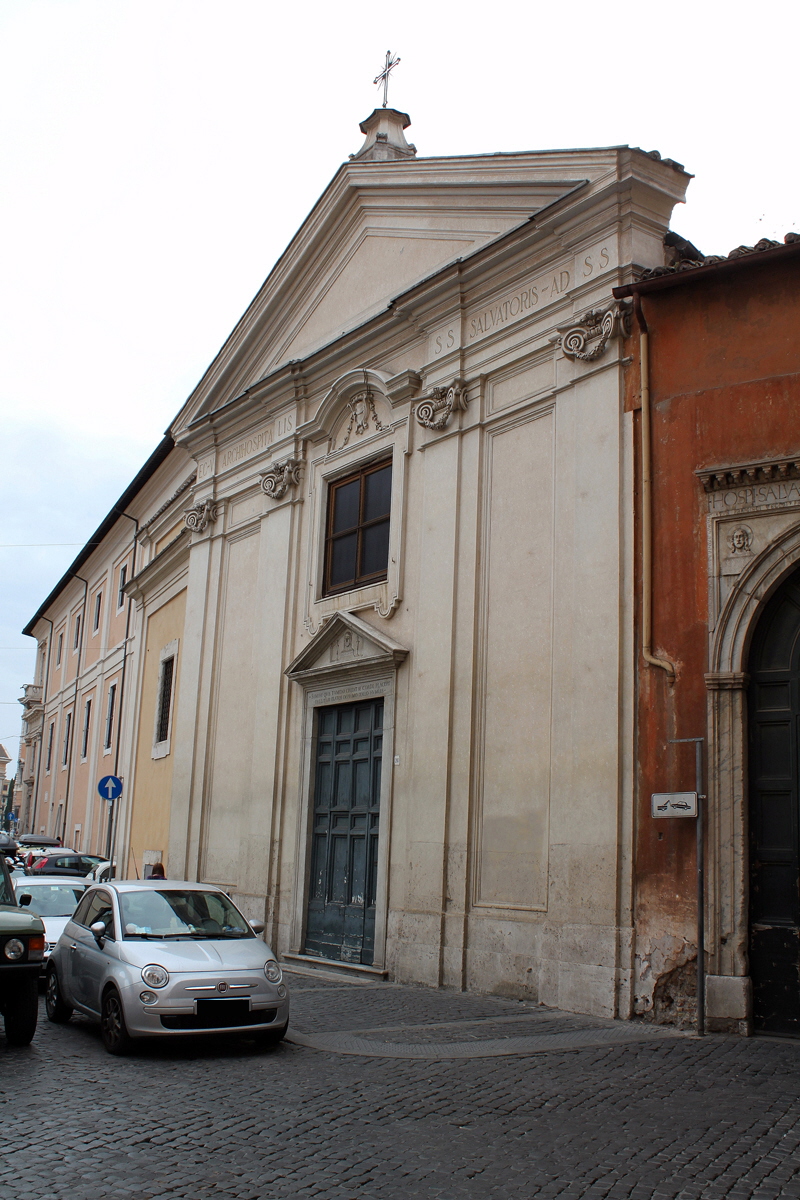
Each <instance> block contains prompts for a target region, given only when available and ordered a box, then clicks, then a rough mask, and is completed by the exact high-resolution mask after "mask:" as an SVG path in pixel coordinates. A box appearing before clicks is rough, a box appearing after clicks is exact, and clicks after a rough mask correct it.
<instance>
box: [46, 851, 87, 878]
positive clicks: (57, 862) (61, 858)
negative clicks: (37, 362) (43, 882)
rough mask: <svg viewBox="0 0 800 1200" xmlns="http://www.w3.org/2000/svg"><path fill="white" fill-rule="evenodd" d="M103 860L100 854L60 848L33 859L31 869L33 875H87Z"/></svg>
mask: <svg viewBox="0 0 800 1200" xmlns="http://www.w3.org/2000/svg"><path fill="white" fill-rule="evenodd" d="M101 862H105V859H104V858H103V857H102V855H100V854H76V853H75V852H74V851H72V850H68V851H67V852H66V853H65V852H64V851H63V850H62V851H60V852H56V853H52V854H43V855H42V856H41V858H37V859H35V860H34V862H33V864H32V867H31V870H32V871H33V873H34V874H35V875H80V876H84V875H89V874H90V872H92V871H93V870H94V869H95V867H96V866H97V864H98V863H101Z"/></svg>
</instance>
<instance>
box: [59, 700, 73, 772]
mask: <svg viewBox="0 0 800 1200" xmlns="http://www.w3.org/2000/svg"><path fill="white" fill-rule="evenodd" d="M71 736H72V713H71V712H68V713H67V721H66V724H65V726H64V753H63V755H62V758H61V761H62V763H63V765H64V766H66V765H67V763H68V762H69V742H70V738H71Z"/></svg>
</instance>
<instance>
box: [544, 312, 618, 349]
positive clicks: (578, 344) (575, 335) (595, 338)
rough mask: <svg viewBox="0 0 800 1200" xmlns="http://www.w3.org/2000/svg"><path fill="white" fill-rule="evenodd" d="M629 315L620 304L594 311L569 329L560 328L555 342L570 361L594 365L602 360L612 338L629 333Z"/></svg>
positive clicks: (571, 323) (586, 313) (584, 314)
mask: <svg viewBox="0 0 800 1200" xmlns="http://www.w3.org/2000/svg"><path fill="white" fill-rule="evenodd" d="M627 319H628V314H627V312H626V310H624V309H622V308H620V306H619V305H618V304H610V305H604V306H603V307H602V308H590V309H589V310H588V311H587V312H585V313H583V315H582V316H580V317H578V318H577V320H574V321H572V322H570V324H569V325H559V326H558V335H557V336H556V337H554V338H553V339H552V340H553V341H554V342H555V344H556V345H557V346H558V347H559V348H560V349H561V350H562V351H563V352H564V354H565V355H566V356H567V358H575V359H579V360H580V361H581V362H592V361H593V360H594V359H596V358H599V357H600V356H601V354H603V353H604V352H605V350H606V347H607V346H608V343H609V341H610V340H611V338H612V337H616V336H617V335H619V334H620V333H626V332H627V324H626V322H627Z"/></svg>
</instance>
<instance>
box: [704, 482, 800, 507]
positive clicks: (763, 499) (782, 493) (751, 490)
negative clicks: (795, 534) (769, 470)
mask: <svg viewBox="0 0 800 1200" xmlns="http://www.w3.org/2000/svg"><path fill="white" fill-rule="evenodd" d="M773 504H800V479H787V480H782V481H779V482H775V483H756V484H753V486H752V487H740V488H728V489H727V490H720V491H718V492H711V493H710V495H709V497H708V511H709V512H712V513H720V512H730V511H731V510H733V509H737V508H769V507H770V506H772V505H773Z"/></svg>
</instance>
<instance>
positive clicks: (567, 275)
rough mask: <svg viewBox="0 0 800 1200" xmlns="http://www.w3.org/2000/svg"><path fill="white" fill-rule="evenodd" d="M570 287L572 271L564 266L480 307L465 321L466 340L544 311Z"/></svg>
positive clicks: (482, 335)
mask: <svg viewBox="0 0 800 1200" xmlns="http://www.w3.org/2000/svg"><path fill="white" fill-rule="evenodd" d="M571 284H572V272H571V271H570V270H568V269H567V268H566V267H561V268H558V269H556V270H554V271H550V272H549V273H548V274H547V275H543V276H542V277H541V278H540V279H537V280H536V282H535V283H532V284H531V285H530V286H529V287H524V288H521V289H520V290H519V291H516V292H514V293H513V295H511V296H508V297H507V298H506V299H504V300H500V301H498V303H497V304H492V305H490V306H489V307H488V308H483V309H481V310H480V311H479V312H477V313H476V314H475V315H474V316H472V317H469V318H468V320H467V337H468V339H469V340H470V341H472V339H473V338H476V337H484V336H485V335H486V334H487V333H491V332H492V330H494V329H498V328H500V327H501V326H502V325H505V324H507V323H508V322H509V321H513V320H516V319H517V318H519V317H521V316H524V315H525V313H529V312H532V311H533V310H534V309H537V308H543V307H545V305H547V304H552V303H553V301H554V300H558V299H560V297H561V296H562V295H564V293H565V292H568V291H569V289H570V286H571Z"/></svg>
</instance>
